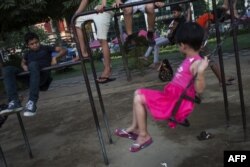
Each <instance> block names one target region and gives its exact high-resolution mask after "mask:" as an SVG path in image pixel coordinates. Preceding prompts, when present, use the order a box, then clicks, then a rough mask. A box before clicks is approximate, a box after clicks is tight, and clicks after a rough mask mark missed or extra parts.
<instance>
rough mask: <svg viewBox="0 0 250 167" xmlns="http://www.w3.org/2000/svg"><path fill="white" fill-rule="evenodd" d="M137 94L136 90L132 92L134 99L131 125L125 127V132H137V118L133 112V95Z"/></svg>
mask: <svg viewBox="0 0 250 167" xmlns="http://www.w3.org/2000/svg"><path fill="white" fill-rule="evenodd" d="M136 96H139V94H138V90H137V91H136V92H135V94H134V100H133V119H132V123H131V125H130V126H129V127H128V128H127V129H126V131H127V132H134V133H138V124H137V118H136V114H135V109H136V104H135V103H136V102H135V97H136Z"/></svg>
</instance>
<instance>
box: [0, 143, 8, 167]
mask: <svg viewBox="0 0 250 167" xmlns="http://www.w3.org/2000/svg"><path fill="white" fill-rule="evenodd" d="M0 154H1V156H2V159H3V163H4V166H5V167H7V162H6V159H5V156H4V154H3V150H2V147H1V146H0Z"/></svg>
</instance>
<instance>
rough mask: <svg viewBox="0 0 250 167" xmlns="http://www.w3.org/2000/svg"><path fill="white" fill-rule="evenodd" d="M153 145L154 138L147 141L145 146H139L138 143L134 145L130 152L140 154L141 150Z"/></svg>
mask: <svg viewBox="0 0 250 167" xmlns="http://www.w3.org/2000/svg"><path fill="white" fill-rule="evenodd" d="M152 143H153V139H152V138H149V139H148V140H147V141H145V142H144V143H143V144H138V143H134V144H132V146H131V147H130V149H129V151H130V152H138V151H140V150H141V149H143V148H145V147H147V146H149V145H150V144H152Z"/></svg>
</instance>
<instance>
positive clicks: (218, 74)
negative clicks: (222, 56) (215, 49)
mask: <svg viewBox="0 0 250 167" xmlns="http://www.w3.org/2000/svg"><path fill="white" fill-rule="evenodd" d="M210 68H211V70H212V71H213V73H214V74H215V76H216V77H217V79H218V81H219V83H221V81H222V79H221V72H220V67H219V65H218V64H217V63H214V64H212V65H210Z"/></svg>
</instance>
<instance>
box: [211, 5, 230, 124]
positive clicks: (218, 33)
mask: <svg viewBox="0 0 250 167" xmlns="http://www.w3.org/2000/svg"><path fill="white" fill-rule="evenodd" d="M212 4H213V12H214V15H215V30H216V41H217V45H219V48H218V55H219V63H220V71H221V80H222V90H223V98H224V107H225V114H226V125H227V127H229V126H230V115H229V110H228V99H227V88H226V81H225V72H224V62H223V55H222V48H221V38H220V37H221V35H220V30H219V20H218V16H217V13H216V0H212Z"/></svg>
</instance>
